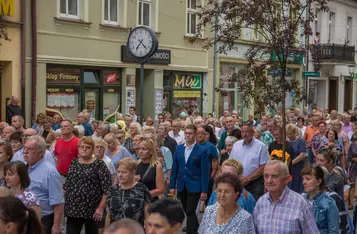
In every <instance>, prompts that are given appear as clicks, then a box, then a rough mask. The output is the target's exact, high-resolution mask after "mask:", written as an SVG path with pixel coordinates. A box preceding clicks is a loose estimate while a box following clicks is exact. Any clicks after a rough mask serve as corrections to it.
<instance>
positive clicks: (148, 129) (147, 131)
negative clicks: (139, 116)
mask: <svg viewBox="0 0 357 234" xmlns="http://www.w3.org/2000/svg"><path fill="white" fill-rule="evenodd" d="M142 131H143V134H144V135H145V134H156V131H155V128H154V127H151V126H144V127H143V129H142Z"/></svg>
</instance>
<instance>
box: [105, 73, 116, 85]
mask: <svg viewBox="0 0 357 234" xmlns="http://www.w3.org/2000/svg"><path fill="white" fill-rule="evenodd" d="M116 81H117V74H116V73H109V74H108V75H106V76H105V83H106V84H111V83H115V82H116Z"/></svg>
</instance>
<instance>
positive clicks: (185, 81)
mask: <svg viewBox="0 0 357 234" xmlns="http://www.w3.org/2000/svg"><path fill="white" fill-rule="evenodd" d="M173 82H174V84H173V86H174V89H200V88H201V76H200V75H186V74H176V75H175V76H174V79H173Z"/></svg>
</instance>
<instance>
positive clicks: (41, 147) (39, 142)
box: [26, 135, 46, 154]
mask: <svg viewBox="0 0 357 234" xmlns="http://www.w3.org/2000/svg"><path fill="white" fill-rule="evenodd" d="M27 141H35V142H36V145H37V148H38V149H39V150H40V151H41V152H42V153H44V154H45V153H46V142H45V140H44V139H43V138H42V137H41V136H38V135H35V136H30V137H29V138H27V140H26V142H27Z"/></svg>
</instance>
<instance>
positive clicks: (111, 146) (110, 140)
mask: <svg viewBox="0 0 357 234" xmlns="http://www.w3.org/2000/svg"><path fill="white" fill-rule="evenodd" d="M104 141H105V142H106V143H107V146H108V150H107V151H106V152H105V155H106V156H108V157H109V158H110V159H111V160H112V162H113V164H114V167H115V168H116V167H117V165H118V162H119V160H120V159H123V158H131V157H132V156H131V154H130V153H129V151H128V150H127V149H126V148H125V147H124V146H122V145H120V143H119V141H118V140H117V138H116V136H115V134H114V133H109V134H107V135H105V137H104Z"/></svg>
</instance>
